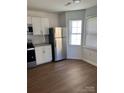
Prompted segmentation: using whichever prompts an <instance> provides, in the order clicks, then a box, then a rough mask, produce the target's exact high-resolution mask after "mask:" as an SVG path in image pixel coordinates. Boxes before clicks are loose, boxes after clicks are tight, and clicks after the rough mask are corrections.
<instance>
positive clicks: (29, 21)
mask: <svg viewBox="0 0 124 93" xmlns="http://www.w3.org/2000/svg"><path fill="white" fill-rule="evenodd" d="M27 24H32V22H31V17H29V16H28V17H27Z"/></svg>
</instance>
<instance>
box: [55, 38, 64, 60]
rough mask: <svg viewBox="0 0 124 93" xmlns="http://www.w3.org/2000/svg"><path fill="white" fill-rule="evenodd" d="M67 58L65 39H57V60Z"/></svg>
mask: <svg viewBox="0 0 124 93" xmlns="http://www.w3.org/2000/svg"><path fill="white" fill-rule="evenodd" d="M64 58H65V51H64V48H63V39H62V38H56V39H55V61H58V60H62V59H64Z"/></svg>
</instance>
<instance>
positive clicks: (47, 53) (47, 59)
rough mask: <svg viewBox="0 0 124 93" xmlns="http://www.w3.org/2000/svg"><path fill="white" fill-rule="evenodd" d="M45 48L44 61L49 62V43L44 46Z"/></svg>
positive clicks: (50, 56) (50, 52) (50, 58)
mask: <svg viewBox="0 0 124 93" xmlns="http://www.w3.org/2000/svg"><path fill="white" fill-rule="evenodd" d="M44 48H45V55H44V56H45V62H50V61H51V60H52V51H51V45H49V46H44Z"/></svg>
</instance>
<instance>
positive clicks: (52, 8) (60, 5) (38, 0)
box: [27, 0, 97, 12]
mask: <svg viewBox="0 0 124 93" xmlns="http://www.w3.org/2000/svg"><path fill="white" fill-rule="evenodd" d="M72 1H73V0H27V8H28V9H29V10H43V11H49V12H62V11H72V10H81V9H86V8H89V7H92V6H95V5H97V0H81V2H80V3H78V4H75V3H72V4H70V5H68V6H65V4H67V3H68V2H72Z"/></svg>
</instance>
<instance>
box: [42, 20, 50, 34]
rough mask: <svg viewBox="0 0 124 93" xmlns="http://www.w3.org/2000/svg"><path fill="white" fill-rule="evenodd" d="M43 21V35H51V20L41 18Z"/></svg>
mask: <svg viewBox="0 0 124 93" xmlns="http://www.w3.org/2000/svg"><path fill="white" fill-rule="evenodd" d="M41 21H42V32H43V35H48V34H49V19H48V18H41Z"/></svg>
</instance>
